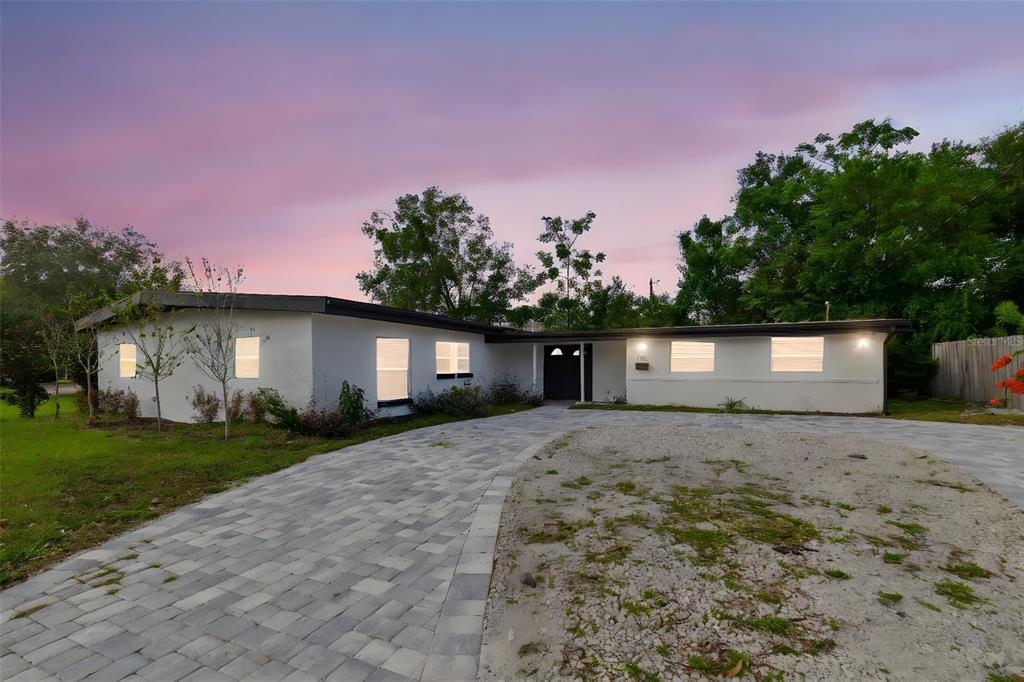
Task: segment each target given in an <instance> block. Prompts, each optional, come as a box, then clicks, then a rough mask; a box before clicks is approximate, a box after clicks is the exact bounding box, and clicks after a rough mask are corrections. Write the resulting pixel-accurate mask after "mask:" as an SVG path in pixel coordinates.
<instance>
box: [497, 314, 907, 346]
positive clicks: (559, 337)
mask: <svg viewBox="0 0 1024 682" xmlns="http://www.w3.org/2000/svg"><path fill="white" fill-rule="evenodd" d="M911 330H912V327H911V325H910V322H909V321H907V320H900V319H881V320H834V321H829V322H825V321H819V322H767V323H763V324H716V325H706V326H691V327H643V328H633V329H601V330H593V331H578V332H524V331H514V330H510V331H504V332H501V333H497V334H491V335H488V336H487V342H488V343H531V342H541V341H587V340H601V341H622V340H625V339H631V338H637V337H646V338H654V337H659V336H804V335H806V334H812V333H819V334H836V333H843V332H885V333H887V334H894V333H897V332H909V331H911Z"/></svg>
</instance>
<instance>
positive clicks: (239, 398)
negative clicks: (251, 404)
mask: <svg viewBox="0 0 1024 682" xmlns="http://www.w3.org/2000/svg"><path fill="white" fill-rule="evenodd" d="M247 402H248V401H247V399H246V394H245V393H244V392H243V391H235V392H234V393H232V394H231V397H230V398H229V399H228V409H227V410H226V411H227V413H228V415H229V416H230V417H231V421H233V422H235V421H241V420H242V419H249V418H250V417H249V414H248V406H247Z"/></svg>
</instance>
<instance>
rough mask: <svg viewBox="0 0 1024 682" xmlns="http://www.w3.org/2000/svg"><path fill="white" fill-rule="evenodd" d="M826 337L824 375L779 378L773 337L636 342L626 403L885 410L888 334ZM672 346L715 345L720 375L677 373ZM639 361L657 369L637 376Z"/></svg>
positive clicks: (629, 349) (629, 362)
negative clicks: (729, 400) (671, 360)
mask: <svg viewBox="0 0 1024 682" xmlns="http://www.w3.org/2000/svg"><path fill="white" fill-rule="evenodd" d="M808 336H814V335H811V334H809V335H808ZM817 336H822V335H821V334H819V335H817ZM823 336H824V337H825V355H824V371H822V372H772V371H771V338H770V337H768V336H757V337H731V336H730V337H718V338H715V337H699V336H692V335H687V336H681V337H679V338H677V339H672V338H668V337H659V338H655V339H642V338H635V339H630V340H629V341H628V342H627V344H626V346H627V347H626V354H627V358H628V360H627V364H626V389H627V397H628V399H629V402H630V403H635V404H649V405H688V406H693V407H716V406H718V405H719V404H720V403H722V402H723V401H724V400H725V399H726V398H735V399H742V400H743V401H744V402H745V403H746V404H747V406H748V407H750V408H754V409H763V410H799V411H806V412H851V413H857V412H879V411H881V410H882V406H883V401H884V397H885V396H884V390H885V381H884V375H883V371H884V370H883V367H884V362H883V353H884V349H883V343H884V341H885V334H882V333H871V332H864V333H860V332H858V333H849V334H824V335H823ZM862 339H866V340H867V346H866V347H860V345H859V342H860V341H861V340H862ZM673 340H677V341H683V340H685V341H714V342H715V371H714V372H707V373H705V372H676V373H673V372H671V371H670V365H669V355H670V352H671V351H670V348H671V342H672V341H673ZM641 344H646V350H641ZM638 357H646V359H647V361H648V362H649V363H650V369H648V370H646V371H644V370H638V369H636V362H637V358H638ZM595 360H596V358H595ZM595 398H596V395H595Z"/></svg>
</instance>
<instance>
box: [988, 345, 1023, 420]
mask: <svg viewBox="0 0 1024 682" xmlns="http://www.w3.org/2000/svg"><path fill="white" fill-rule="evenodd" d="M1021 355H1024V350H1018V351H1014V352H1013V353H1010V354H1009V355H1004V356H1003V357H1001V358H999V359H998V360H996V361H995V362H993V363H992V367H990V368H989V369H991V370H992V371H993V372H998V371H999V370H1001V369H1003V368H1004V367H1006V366H1008V365H1009V364H1010V363H1012V362H1013V361H1014V360H1015V359H1016V358H1018V357H1019V356H1021ZM996 388H997V389H1000V390H1001V391H1002V392H1003V395H1002V397H999V396H996V397H995V398H992V400H990V401H988V404H989V405H991V406H992V407H1006V406H1008V405H1009V404H1010V394H1011V393H1013V394H1015V395H1024V367H1019V368H1017V371H1015V372H1013V376H1011V377H1010V378H1009V379H1001V380H999V381H997V382H996Z"/></svg>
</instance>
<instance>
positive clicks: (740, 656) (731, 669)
mask: <svg viewBox="0 0 1024 682" xmlns="http://www.w3.org/2000/svg"><path fill="white" fill-rule="evenodd" d="M686 665H687V667H688V668H690V669H691V670H696V671H697V672H702V673H705V674H707V675H725V676H727V677H737V676H739V675H740V673H741V672H742V671H743V669H744V668H748V667H750V656H749V655H747V654H745V653H743V652H742V651H736V650H735V649H730V650H729V651H726V652H725V654H724V656H723V658H721V659H719V660H717V661H716V660H713V659H711V658H709V657H707V656H705V655H704V654H691V655H690V656H689V658H687V659H686Z"/></svg>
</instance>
